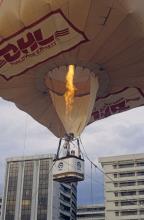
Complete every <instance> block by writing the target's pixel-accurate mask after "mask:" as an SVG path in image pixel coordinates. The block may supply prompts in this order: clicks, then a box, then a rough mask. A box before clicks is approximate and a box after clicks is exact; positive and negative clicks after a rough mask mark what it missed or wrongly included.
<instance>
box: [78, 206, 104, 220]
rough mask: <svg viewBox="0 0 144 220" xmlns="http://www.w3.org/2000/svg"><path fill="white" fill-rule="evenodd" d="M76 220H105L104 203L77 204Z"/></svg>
mask: <svg viewBox="0 0 144 220" xmlns="http://www.w3.org/2000/svg"><path fill="white" fill-rule="evenodd" d="M77 220H105V207H104V205H101V204H99V205H98V204H96V205H83V206H78V208H77Z"/></svg>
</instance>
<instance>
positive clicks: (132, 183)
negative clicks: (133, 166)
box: [119, 181, 136, 187]
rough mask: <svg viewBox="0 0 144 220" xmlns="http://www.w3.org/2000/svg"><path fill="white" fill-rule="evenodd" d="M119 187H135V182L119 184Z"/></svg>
mask: <svg viewBox="0 0 144 220" xmlns="http://www.w3.org/2000/svg"><path fill="white" fill-rule="evenodd" d="M119 185H120V186H121V187H125V186H135V185H136V182H135V181H127V182H120V184H119Z"/></svg>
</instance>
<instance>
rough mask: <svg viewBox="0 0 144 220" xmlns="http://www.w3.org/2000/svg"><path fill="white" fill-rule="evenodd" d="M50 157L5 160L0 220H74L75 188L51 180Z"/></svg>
mask: <svg viewBox="0 0 144 220" xmlns="http://www.w3.org/2000/svg"><path fill="white" fill-rule="evenodd" d="M52 168H53V155H40V156H28V157H18V158H10V159H8V160H7V167H6V179H5V189H4V197H3V198H4V200H3V207H2V219H3V220H57V219H60V220H76V207H77V185H76V184H75V183H71V184H65V183H58V182H55V181H53V169H52Z"/></svg>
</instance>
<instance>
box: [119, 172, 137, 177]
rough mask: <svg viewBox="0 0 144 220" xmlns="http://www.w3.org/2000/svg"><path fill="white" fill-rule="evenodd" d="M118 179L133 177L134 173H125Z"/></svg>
mask: <svg viewBox="0 0 144 220" xmlns="http://www.w3.org/2000/svg"><path fill="white" fill-rule="evenodd" d="M119 176H120V177H130V176H135V172H126V173H120V174H119Z"/></svg>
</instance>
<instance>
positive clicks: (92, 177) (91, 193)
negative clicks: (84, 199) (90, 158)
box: [91, 163, 93, 204]
mask: <svg viewBox="0 0 144 220" xmlns="http://www.w3.org/2000/svg"><path fill="white" fill-rule="evenodd" d="M92 167H93V165H92V163H91V202H92V204H93V182H92V181H93V176H92V175H93V173H92V171H93V170H92Z"/></svg>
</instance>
